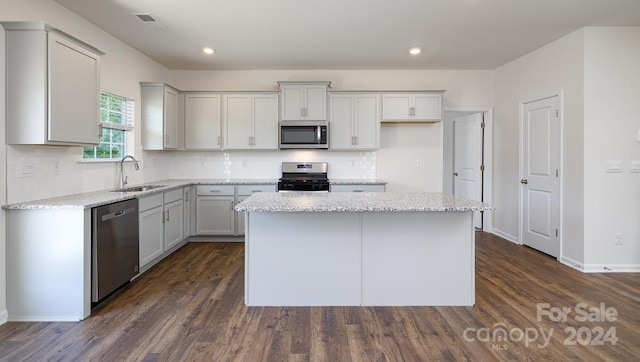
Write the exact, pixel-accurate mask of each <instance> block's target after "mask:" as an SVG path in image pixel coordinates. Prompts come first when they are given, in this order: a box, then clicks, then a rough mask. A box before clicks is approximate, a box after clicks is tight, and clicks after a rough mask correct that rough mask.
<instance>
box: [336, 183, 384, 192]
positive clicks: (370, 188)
mask: <svg viewBox="0 0 640 362" xmlns="http://www.w3.org/2000/svg"><path fill="white" fill-rule="evenodd" d="M331 192H385V185H384V184H370V185H361V184H358V185H355V184H345V185H331Z"/></svg>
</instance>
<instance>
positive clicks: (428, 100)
mask: <svg viewBox="0 0 640 362" xmlns="http://www.w3.org/2000/svg"><path fill="white" fill-rule="evenodd" d="M413 104H414V106H413V107H414V115H413V118H414V119H418V120H423V119H428V120H439V119H441V118H442V111H441V108H442V96H441V95H440V94H416V95H415V96H414V102H413Z"/></svg>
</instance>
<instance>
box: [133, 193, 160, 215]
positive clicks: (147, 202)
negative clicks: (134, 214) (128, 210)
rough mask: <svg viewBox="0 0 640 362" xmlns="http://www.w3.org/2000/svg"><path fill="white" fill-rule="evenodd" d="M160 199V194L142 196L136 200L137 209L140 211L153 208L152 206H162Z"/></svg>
mask: <svg viewBox="0 0 640 362" xmlns="http://www.w3.org/2000/svg"><path fill="white" fill-rule="evenodd" d="M162 200H163V197H162V194H156V195H152V196H147V197H143V198H141V199H139V200H138V211H140V212H142V211H146V210H150V209H153V208H154V207H158V206H162Z"/></svg>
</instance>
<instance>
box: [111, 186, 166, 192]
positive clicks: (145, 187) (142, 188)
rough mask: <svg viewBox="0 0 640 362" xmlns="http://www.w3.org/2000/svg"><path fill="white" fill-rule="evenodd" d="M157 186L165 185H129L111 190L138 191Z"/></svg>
mask: <svg viewBox="0 0 640 362" xmlns="http://www.w3.org/2000/svg"><path fill="white" fill-rule="evenodd" d="M159 187H165V185H144V186H131V187H125V188H123V189H115V190H112V192H140V191H149V190H153V189H157V188H159Z"/></svg>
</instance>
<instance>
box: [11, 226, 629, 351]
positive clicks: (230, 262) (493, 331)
mask: <svg viewBox="0 0 640 362" xmlns="http://www.w3.org/2000/svg"><path fill="white" fill-rule="evenodd" d="M476 243H477V251H476V270H477V272H476V305H475V306H474V307H313V308H301V307H297V308H256V307H251V308H247V307H245V306H244V299H243V298H244V297H243V293H244V292H243V288H244V284H243V283H244V274H243V273H244V269H243V268H244V246H243V244H242V243H189V244H187V245H186V246H184V247H183V248H182V249H180V250H179V251H177V252H176V253H174V254H173V255H171V256H170V257H168V258H167V259H165V260H164V261H163V262H161V263H159V264H158V265H157V266H155V267H154V268H152V269H151V270H150V271H148V272H147V273H145V274H144V275H143V276H142V277H140V278H139V279H138V280H136V281H134V282H133V283H131V284H130V286H129V287H128V288H126V289H125V290H123V291H122V292H121V293H120V294H118V295H116V296H115V297H114V298H113V299H112V300H110V301H109V303H107V304H106V305H104V306H103V307H102V308H100V309H99V310H96V311H94V313H93V314H92V315H91V316H90V317H89V318H87V319H86V320H84V321H82V322H78V323H7V324H4V325H2V326H0V360H1V361H429V360H433V361H459V360H477V361H491V360H580V361H596V360H613V361H631V360H637V359H638V356H640V278H639V275H638V274H582V273H580V272H578V271H575V270H573V269H571V268H568V267H566V266H564V265H562V264H560V263H559V262H558V261H556V260H555V259H553V258H551V257H549V256H546V255H544V254H541V253H539V252H536V251H534V250H532V249H529V248H527V247H524V246H518V245H514V244H512V243H510V242H508V241H505V240H503V239H501V238H499V237H497V236H495V235H492V234H485V233H481V232H478V233H477V236H476ZM386 267H392V266H386ZM538 303H548V307H541V308H542V309H543V311H547V312H549V314H550V315H551V317H554V318H555V319H559V318H556V317H561V316H562V315H561V313H558V311H560V310H561V308H570V311H569V312H568V313H567V318H566V320H562V319H561V318H560V320H559V321H553V320H551V319H550V316H549V315H548V314H541V315H538V314H539V313H538V312H537V304H538ZM578 303H585V307H584V308H582V306H581V305H578ZM601 303H604V308H605V309H606V308H615V311H616V312H617V317H616V320H615V321H612V320H609V321H607V320H604V321H600V320H601V319H603V317H604V316H603V315H602V314H601V313H595V312H593V313H590V314H589V316H590V317H591V318H592V319H598V321H581V320H580V319H579V318H580V317H581V316H582V315H583V314H586V312H585V313H582V312H580V311H582V310H583V309H585V308H587V306H588V307H594V308H598V309H599V308H600V307H601ZM576 305H578V307H577V310H576ZM538 317H540V318H538ZM577 318H578V319H577ZM574 330H575V331H576V333H574V334H572V331H574ZM612 331H614V332H615V338H616V340H615V345H614V344H613V342H614V338H613V337H614V336H613V335H612ZM501 332H504V333H505V334H506V335H505V334H501ZM542 332H544V333H545V334H544V336H545V338H548V343H545V341H546V339H544V338H543V335H542ZM606 332H609V334H608V335H607V336H605V333H606ZM534 337H536V338H534ZM567 343H569V345H567ZM572 343H573V345H571V344H572ZM582 344H586V345H582ZM598 344H600V345H598Z"/></svg>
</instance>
